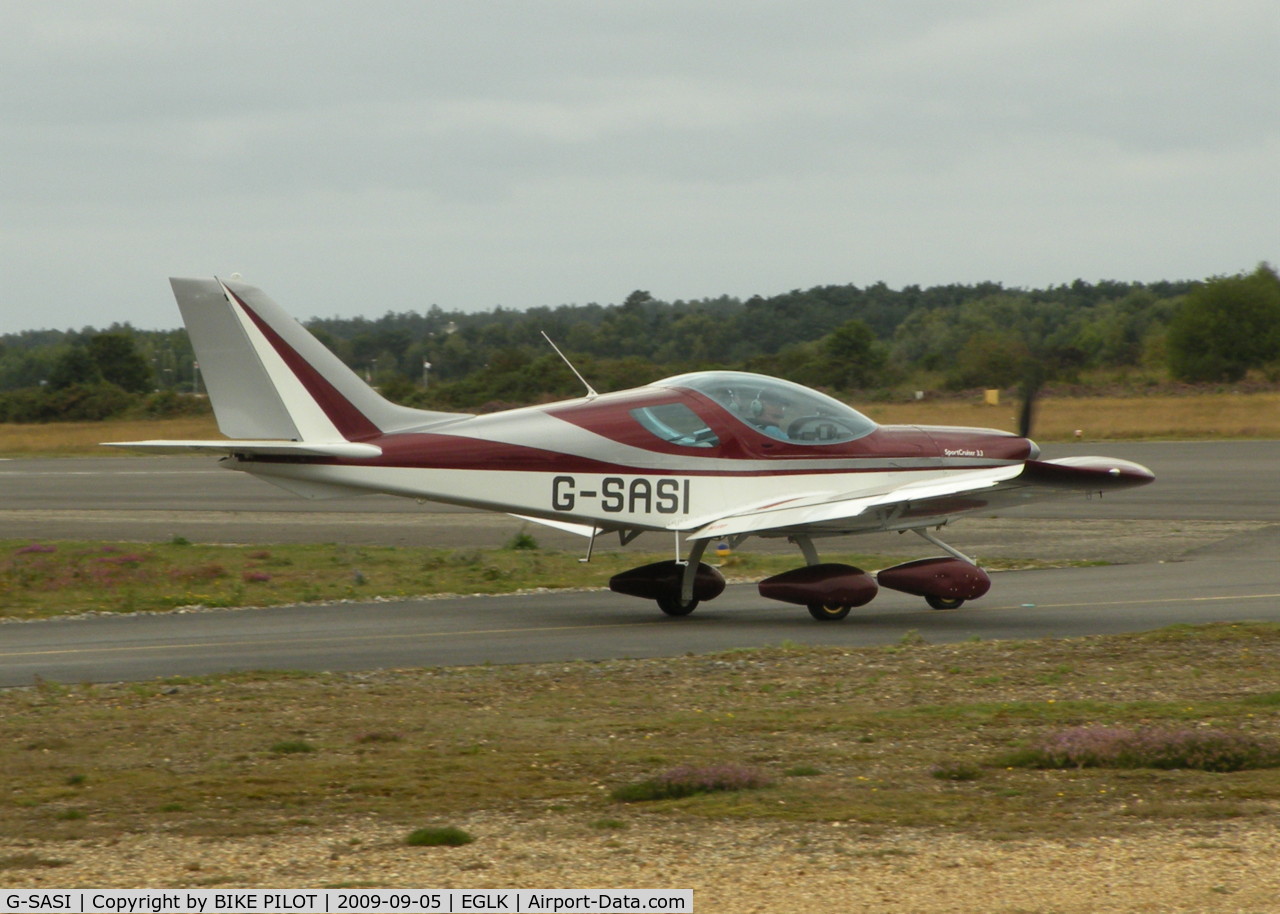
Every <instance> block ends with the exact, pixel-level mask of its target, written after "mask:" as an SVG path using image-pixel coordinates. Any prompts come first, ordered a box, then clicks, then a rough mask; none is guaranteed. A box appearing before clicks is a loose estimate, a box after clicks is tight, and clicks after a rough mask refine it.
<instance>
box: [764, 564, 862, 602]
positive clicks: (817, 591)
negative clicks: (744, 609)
mask: <svg viewBox="0 0 1280 914" xmlns="http://www.w3.org/2000/svg"><path fill="white" fill-rule="evenodd" d="M757 587H758V588H759V590H760V596H762V597H765V598H767V599H770V600H781V601H782V602H784V603H799V604H800V605H801V606H811V605H814V604H823V605H828V606H862V605H863V604H864V603H869V602H871V599H872V598H873V597H874V596H875V595H876V594H877V593H878V592H879V588H878V587H877V586H876V581H875V578H873V577H872V576H871V575H869V574H867V573H866V572H865V571H863V570H862V569H861V568H856V567H854V566H853V565H841V564H839V563H837V562H827V563H823V564H820V565H807V566H805V567H804V568H793V569H792V570H791V571H784V572H782V574H775V575H774V576H773V577H771V578H765V579H764V580H763V581H761V582H760V583H759V584H758V585H757Z"/></svg>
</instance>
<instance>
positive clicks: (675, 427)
mask: <svg viewBox="0 0 1280 914" xmlns="http://www.w3.org/2000/svg"><path fill="white" fill-rule="evenodd" d="M631 415H632V417H633V418H635V420H636V421H637V422H639V423H640V424H641V425H643V426H644V427H645V429H646V430H647V431H649V432H651V433H652V434H654V435H657V436H658V437H659V438H661V439H662V440H663V441H666V442H669V443H671V444H678V445H681V446H682V447H715V446H716V445H717V444H719V443H720V439H719V438H717V437H716V433H715V432H713V431H712V430H711V429H709V428H708V427H707V423H705V422H703V421H702V419H701V418H699V417H698V414H697V413H695V412H694V411H693V410H691V409H690V408H689V407H687V406H685V405H684V404H683V403H663V404H661V405H659V406H642V407H640V408H639V409H633V410H631Z"/></svg>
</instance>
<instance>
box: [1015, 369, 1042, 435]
mask: <svg viewBox="0 0 1280 914" xmlns="http://www.w3.org/2000/svg"><path fill="white" fill-rule="evenodd" d="M1043 386H1044V366H1043V365H1041V364H1040V363H1039V362H1032V363H1030V364H1029V365H1028V366H1027V372H1026V374H1024V375H1023V376H1022V386H1021V388H1020V389H1019V391H1018V396H1019V397H1020V398H1021V400H1022V408H1021V409H1020V410H1019V411H1018V434H1019V435H1021V436H1022V437H1023V438H1030V437H1031V429H1032V427H1033V426H1034V424H1035V412H1036V396H1037V395H1038V394H1039V393H1040V388H1041V387H1043Z"/></svg>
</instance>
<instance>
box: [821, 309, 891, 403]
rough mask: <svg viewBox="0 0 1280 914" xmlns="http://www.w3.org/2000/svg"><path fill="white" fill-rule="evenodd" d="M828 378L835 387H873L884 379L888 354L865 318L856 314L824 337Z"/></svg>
mask: <svg viewBox="0 0 1280 914" xmlns="http://www.w3.org/2000/svg"><path fill="white" fill-rule="evenodd" d="M822 351H823V354H824V355H825V356H826V359H825V361H826V363H827V370H828V377H829V380H828V382H827V383H829V384H831V385H833V386H834V387H838V388H841V389H843V390H848V389H851V388H861V387H874V386H876V385H877V384H881V383H883V381H884V370H885V364H886V362H888V355H887V354H886V353H885V350H884V347H883V346H881V345H880V343H879V341H878V340H877V339H876V335H875V331H873V330H872V329H871V327H870V326H869V325H868V324H867V322H866V321H864V320H860V319H858V318H855V319H853V320H851V321H846V322H845V323H843V324H841V325H840V326H839V327H837V328H836V329H835V330H833V331H831V333H829V334H828V335H827V337H826V339H824V340H823V341H822Z"/></svg>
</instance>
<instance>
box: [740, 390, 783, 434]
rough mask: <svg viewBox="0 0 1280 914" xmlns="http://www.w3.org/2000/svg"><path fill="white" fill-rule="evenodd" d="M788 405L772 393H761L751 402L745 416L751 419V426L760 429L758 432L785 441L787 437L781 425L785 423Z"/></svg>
mask: <svg viewBox="0 0 1280 914" xmlns="http://www.w3.org/2000/svg"><path fill="white" fill-rule="evenodd" d="M790 405H791V404H790V403H788V402H787V401H786V400H785V399H784V398H782V397H780V396H778V395H777V394H776V393H773V392H772V391H761V392H760V393H759V394H757V395H756V398H755V399H754V400H752V401H751V405H750V406H749V407H748V409H747V414H748V416H749V417H750V419H751V424H752V425H754V426H756V428H758V429H760V431H762V432H764V433H765V434H766V435H769V436H771V437H773V438H780V439H781V440H783V441H786V440H788V438H789V436H788V435H787V433H786V432H785V431H784V430H783V423H784V422H785V415H786V411H787V407H788V406H790Z"/></svg>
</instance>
